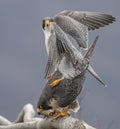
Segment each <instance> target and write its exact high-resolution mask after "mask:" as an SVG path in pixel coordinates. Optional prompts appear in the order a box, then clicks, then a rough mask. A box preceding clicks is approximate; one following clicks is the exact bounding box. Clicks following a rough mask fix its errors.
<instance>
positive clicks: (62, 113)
mask: <svg viewBox="0 0 120 129" xmlns="http://www.w3.org/2000/svg"><path fill="white" fill-rule="evenodd" d="M55 113H56V115H55V116H54V117H53V118H52V119H51V121H55V120H57V119H58V118H60V117H63V116H65V115H70V112H69V111H68V110H66V109H62V110H55Z"/></svg>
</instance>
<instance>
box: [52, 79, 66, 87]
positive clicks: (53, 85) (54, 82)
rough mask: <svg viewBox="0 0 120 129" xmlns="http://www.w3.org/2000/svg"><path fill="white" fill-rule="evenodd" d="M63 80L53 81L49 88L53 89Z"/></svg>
mask: <svg viewBox="0 0 120 129" xmlns="http://www.w3.org/2000/svg"><path fill="white" fill-rule="evenodd" d="M63 79H64V78H60V79H56V80H55V81H53V82H52V83H51V84H50V86H51V87H55V86H57V85H58V84H59V83H60V82H61V81H62V80H63Z"/></svg>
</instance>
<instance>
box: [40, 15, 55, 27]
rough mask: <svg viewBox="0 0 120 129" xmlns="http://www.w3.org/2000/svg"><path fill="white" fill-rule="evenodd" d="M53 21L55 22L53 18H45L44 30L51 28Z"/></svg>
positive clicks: (43, 22)
mask: <svg viewBox="0 0 120 129" xmlns="http://www.w3.org/2000/svg"><path fill="white" fill-rule="evenodd" d="M52 22H53V19H52V18H50V17H47V18H45V19H43V21H42V28H43V30H50V25H51V23H52Z"/></svg>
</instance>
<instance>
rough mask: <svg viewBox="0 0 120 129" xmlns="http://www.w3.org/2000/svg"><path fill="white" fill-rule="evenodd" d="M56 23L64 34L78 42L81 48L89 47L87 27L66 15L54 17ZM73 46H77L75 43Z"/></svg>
mask: <svg viewBox="0 0 120 129" xmlns="http://www.w3.org/2000/svg"><path fill="white" fill-rule="evenodd" d="M54 21H55V22H56V24H57V25H58V26H59V27H60V28H61V29H62V30H63V31H64V33H66V34H68V35H70V36H71V37H72V38H74V39H75V40H76V42H77V43H78V45H79V47H82V48H87V47H88V28H87V26H85V25H83V24H81V23H79V22H78V21H76V20H75V19H73V18H71V17H69V16H66V15H57V16H55V17H54ZM72 44H73V45H75V42H72Z"/></svg>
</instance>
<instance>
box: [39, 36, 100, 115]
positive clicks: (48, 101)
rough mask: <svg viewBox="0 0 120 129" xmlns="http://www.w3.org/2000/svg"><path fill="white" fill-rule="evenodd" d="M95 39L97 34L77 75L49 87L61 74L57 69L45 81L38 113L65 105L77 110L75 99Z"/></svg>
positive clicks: (64, 106) (83, 78) (79, 89)
mask: <svg viewBox="0 0 120 129" xmlns="http://www.w3.org/2000/svg"><path fill="white" fill-rule="evenodd" d="M97 39H98V36H97V37H96V39H95V40H94V42H93V44H92V45H91V46H90V47H89V49H88V51H87V52H86V54H85V56H84V60H83V62H82V64H81V67H80V68H81V69H80V71H81V73H80V74H79V75H78V76H76V77H74V78H72V79H66V78H65V79H64V80H62V81H61V82H60V83H59V84H58V86H56V87H53V88H52V87H50V83H51V82H53V81H54V80H56V79H57V78H60V77H61V76H62V74H61V73H60V72H59V71H56V72H54V74H53V76H52V78H51V79H50V80H48V81H47V83H46V85H45V87H44V89H43V90H42V93H41V96H40V98H39V101H38V104H37V108H38V113H40V114H44V112H45V111H49V110H51V109H52V110H56V109H60V108H66V107H67V108H68V110H69V109H71V110H72V111H75V112H76V111H78V109H79V108H80V107H79V103H78V101H77V97H78V95H79V94H80V92H81V90H82V88H83V84H84V81H85V78H86V69H87V67H88V64H89V62H90V58H91V56H92V53H93V50H94V48H95V45H96V42H97Z"/></svg>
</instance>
